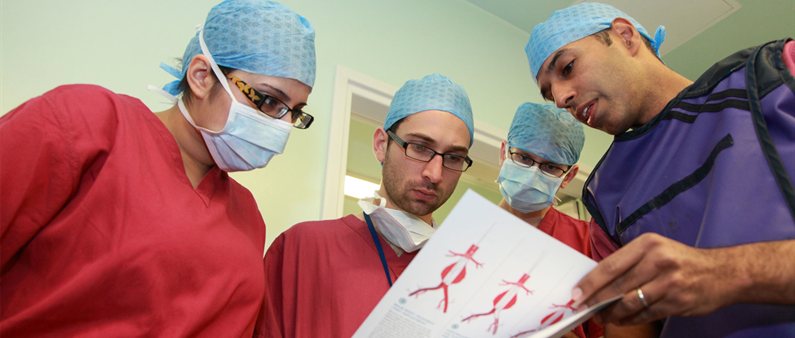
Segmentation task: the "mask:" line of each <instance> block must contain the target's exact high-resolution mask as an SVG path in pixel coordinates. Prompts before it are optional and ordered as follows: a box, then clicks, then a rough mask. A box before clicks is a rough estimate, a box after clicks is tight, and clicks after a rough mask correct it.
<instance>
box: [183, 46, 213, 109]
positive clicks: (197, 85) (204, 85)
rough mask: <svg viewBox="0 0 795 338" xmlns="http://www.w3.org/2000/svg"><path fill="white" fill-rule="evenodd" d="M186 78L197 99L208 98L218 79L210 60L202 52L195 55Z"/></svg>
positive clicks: (193, 95) (192, 93)
mask: <svg viewBox="0 0 795 338" xmlns="http://www.w3.org/2000/svg"><path fill="white" fill-rule="evenodd" d="M185 78H186V79H187V81H188V86H189V87H190V91H191V95H192V97H193V98H196V99H205V98H207V97H208V96H209V95H210V93H211V92H212V89H213V86H214V85H215V83H216V80H217V79H216V78H215V74H213V70H212V68H211V66H210V61H209V60H208V59H207V57H206V56H204V55H201V54H199V55H196V56H194V57H193V59H191V60H190V64H188V71H187V72H186V73H185Z"/></svg>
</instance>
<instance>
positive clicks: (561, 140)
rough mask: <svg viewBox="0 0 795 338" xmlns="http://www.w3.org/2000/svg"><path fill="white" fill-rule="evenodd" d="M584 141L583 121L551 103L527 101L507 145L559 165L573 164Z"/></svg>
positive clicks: (519, 112) (578, 156)
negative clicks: (578, 120) (580, 121)
mask: <svg viewBox="0 0 795 338" xmlns="http://www.w3.org/2000/svg"><path fill="white" fill-rule="evenodd" d="M584 143H585V133H584V132H583V130H582V124H581V123H579V122H577V120H575V119H574V117H572V116H571V114H569V112H568V111H566V110H563V109H560V108H558V107H555V106H554V105H552V104H539V103H531V102H528V103H524V104H522V105H521V106H519V108H518V109H516V114H515V115H514V116H513V122H511V129H510V130H508V146H509V147H512V148H519V149H521V150H523V151H526V152H529V153H533V154H535V155H538V156H541V157H542V158H544V159H545V160H547V161H551V162H554V163H557V164H565V165H573V164H575V163H577V161H578V160H579V159H580V152H581V151H582V146H583V144H584Z"/></svg>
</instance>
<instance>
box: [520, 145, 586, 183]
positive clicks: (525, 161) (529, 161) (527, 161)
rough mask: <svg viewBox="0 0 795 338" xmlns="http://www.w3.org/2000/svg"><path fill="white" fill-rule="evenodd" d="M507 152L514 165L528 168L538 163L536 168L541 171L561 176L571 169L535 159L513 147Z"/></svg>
mask: <svg viewBox="0 0 795 338" xmlns="http://www.w3.org/2000/svg"><path fill="white" fill-rule="evenodd" d="M508 153H509V154H511V161H513V163H516V165H518V166H520V167H525V168H530V167H532V166H534V165H538V169H540V170H541V172H542V173H544V174H547V175H549V176H553V177H561V176H563V175H564V174H565V173H566V172H568V171H569V169H571V166H570V167H568V168H566V169H563V168H561V167H560V166H559V165H557V164H555V163H552V162H539V161H536V160H534V159H533V158H532V157H530V155H528V154H527V153H523V152H520V151H517V150H515V149H511V150H509V151H508Z"/></svg>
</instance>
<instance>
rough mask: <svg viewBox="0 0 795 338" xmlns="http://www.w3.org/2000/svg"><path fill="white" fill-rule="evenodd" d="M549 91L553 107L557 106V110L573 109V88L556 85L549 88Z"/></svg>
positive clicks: (574, 93)
mask: <svg viewBox="0 0 795 338" xmlns="http://www.w3.org/2000/svg"><path fill="white" fill-rule="evenodd" d="M550 91H551V92H552V98H553V99H554V100H555V105H556V106H558V108H564V109H565V108H571V109H575V107H573V102H574V97H575V96H576V92H575V91H574V88H572V87H571V86H569V85H567V84H564V83H558V84H556V85H553V86H551V88H550Z"/></svg>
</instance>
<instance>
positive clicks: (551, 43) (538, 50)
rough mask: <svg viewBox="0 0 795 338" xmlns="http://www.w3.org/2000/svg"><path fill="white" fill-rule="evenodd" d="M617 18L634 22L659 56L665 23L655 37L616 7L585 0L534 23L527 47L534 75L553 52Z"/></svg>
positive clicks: (594, 31)
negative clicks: (545, 19) (585, 0)
mask: <svg viewBox="0 0 795 338" xmlns="http://www.w3.org/2000/svg"><path fill="white" fill-rule="evenodd" d="M616 18H624V19H627V20H628V21H629V22H630V23H632V25H634V26H635V28H636V29H637V30H638V32H639V33H640V35H642V36H643V37H644V38H646V39H647V40H649V41H650V42H651V46H652V48H653V49H654V52H655V53H656V54H657V56H658V57H659V56H660V45H662V43H663V41H664V40H665V27H663V26H659V27H657V31H656V32H655V33H654V39H652V38H651V36H649V33H648V32H647V31H646V28H643V26H641V24H640V23H639V22H637V21H636V20H635V19H633V18H632V17H631V16H629V15H627V14H626V13H624V12H622V11H620V10H618V9H617V8H615V7H613V6H610V5H606V4H602V3H598V2H583V3H580V4H577V5H574V6H570V7H566V8H564V9H560V10H557V11H554V12H553V13H552V15H551V16H550V17H549V19H547V21H544V22H542V23H540V24H537V25H536V26H535V27H533V31H532V32H531V33H530V40H529V41H527V45H526V46H525V48H524V51H525V53H526V54H527V60H528V61H529V62H530V71H532V72H533V78H535V79H538V71H539V70H540V68H541V65H543V64H544V61H545V60H546V59H547V58H548V57H549V56H550V55H552V53H553V52H555V51H556V50H558V49H559V48H560V47H563V46H565V45H567V44H569V43H572V42H574V41H577V40H580V39H582V38H584V37H586V36H589V35H591V34H594V33H598V32H600V31H602V30H605V29H607V28H610V26H611V25H612V23H613V20H614V19H616Z"/></svg>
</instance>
